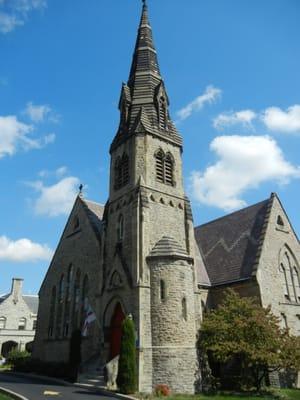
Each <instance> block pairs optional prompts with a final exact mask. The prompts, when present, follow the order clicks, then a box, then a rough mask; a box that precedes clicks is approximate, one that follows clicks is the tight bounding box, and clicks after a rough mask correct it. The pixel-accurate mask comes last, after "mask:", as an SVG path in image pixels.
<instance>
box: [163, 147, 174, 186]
mask: <svg viewBox="0 0 300 400" xmlns="http://www.w3.org/2000/svg"><path fill="white" fill-rule="evenodd" d="M173 164H174V161H173V157H172V156H171V154H170V153H167V155H166V157H165V183H166V184H167V185H171V186H173Z"/></svg>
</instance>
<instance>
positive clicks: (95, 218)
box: [81, 198, 104, 237]
mask: <svg viewBox="0 0 300 400" xmlns="http://www.w3.org/2000/svg"><path fill="white" fill-rule="evenodd" d="M81 200H82V203H83V204H84V206H85V210H86V214H87V216H88V218H89V221H90V223H91V225H92V228H93V229H94V231H95V233H96V235H97V236H98V237H99V236H100V234H101V230H102V218H103V213H104V206H103V205H102V204H99V203H96V202H94V201H90V200H85V199H83V198H81Z"/></svg>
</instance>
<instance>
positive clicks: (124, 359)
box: [117, 316, 137, 394]
mask: <svg viewBox="0 0 300 400" xmlns="http://www.w3.org/2000/svg"><path fill="white" fill-rule="evenodd" d="M117 384H118V387H119V390H120V392H121V393H125V394H131V393H134V392H136V389H137V372H136V351H135V327H134V322H133V320H132V317H130V316H127V317H126V318H125V319H124V321H123V324H122V339H121V350H120V359H119V371H118V377H117Z"/></svg>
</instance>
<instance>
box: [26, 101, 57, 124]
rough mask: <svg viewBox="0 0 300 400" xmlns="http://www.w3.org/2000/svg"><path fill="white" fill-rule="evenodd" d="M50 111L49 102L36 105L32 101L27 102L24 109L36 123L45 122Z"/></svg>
mask: <svg viewBox="0 0 300 400" xmlns="http://www.w3.org/2000/svg"><path fill="white" fill-rule="evenodd" d="M50 112H51V108H50V107H49V106H48V105H47V104H43V105H34V104H33V103H32V102H29V103H27V105H26V108H25V110H24V114H25V115H27V116H28V117H29V118H30V119H31V121H32V122H35V123H38V122H43V121H44V120H45V118H46V117H47V115H49V113H50Z"/></svg>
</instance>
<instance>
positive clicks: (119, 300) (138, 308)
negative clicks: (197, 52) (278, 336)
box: [102, 2, 196, 393]
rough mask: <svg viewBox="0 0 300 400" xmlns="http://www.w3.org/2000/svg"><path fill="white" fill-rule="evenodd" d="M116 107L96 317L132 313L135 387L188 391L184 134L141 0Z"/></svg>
mask: <svg viewBox="0 0 300 400" xmlns="http://www.w3.org/2000/svg"><path fill="white" fill-rule="evenodd" d="M119 109H120V115H121V116H120V124H119V128H118V131H117V134H116V136H115V138H114V139H113V142H112V144H111V147H110V154H111V165H110V191H109V193H110V194H109V200H108V202H107V205H106V210H105V215H104V221H105V234H104V235H105V239H104V242H105V243H106V244H105V248H104V253H103V265H104V274H103V292H102V296H103V297H102V299H103V302H102V304H104V306H103V321H104V325H105V327H106V330H107V332H108V330H109V324H110V323H111V322H110V321H112V320H113V319H114V312H118V311H116V309H117V308H118V307H119V312H120V309H121V308H122V312H123V313H124V315H125V314H126V313H131V314H132V315H133V318H134V321H135V324H136V328H137V347H138V364H139V365H138V371H139V390H140V391H141V392H149V391H152V388H153V387H155V386H156V385H157V384H159V383H162V384H168V385H170V386H171V388H172V389H173V390H174V391H178V392H190V393H192V392H194V390H195V389H194V382H195V370H196V349H195V342H196V327H195V319H196V318H195V291H196V283H195V273H194V262H193V260H194V256H193V243H194V232H193V221H192V214H191V209H190V204H189V201H188V199H187V198H186V196H185V193H184V188H183V176H182V150H183V149H182V138H181V136H180V134H179V133H178V132H177V130H176V128H175V126H174V124H173V123H172V121H171V118H170V114H169V99H168V95H167V92H166V89H165V85H164V82H163V80H162V77H161V74H160V69H159V64H158V59H157V53H156V50H155V46H154V43H153V38H152V29H151V26H150V23H149V19H148V9H147V5H146V3H145V2H144V5H143V11H142V17H141V21H140V25H139V29H138V36H137V41H136V46H135V50H134V55H133V61H132V66H131V70H130V75H129V79H128V82H127V83H123V85H122V90H121V97H120V102H119ZM114 310H115V311H114ZM115 318H116V319H118V316H116V317H115ZM110 341H111V342H115V339H112V338H111V339H110ZM105 342H106V343H107V342H108V341H107V340H106V341H105ZM109 352H110V357H112V356H113V355H114V354H116V353H117V352H116V351H115V350H114V349H113V348H110V349H107V358H109Z"/></svg>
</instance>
